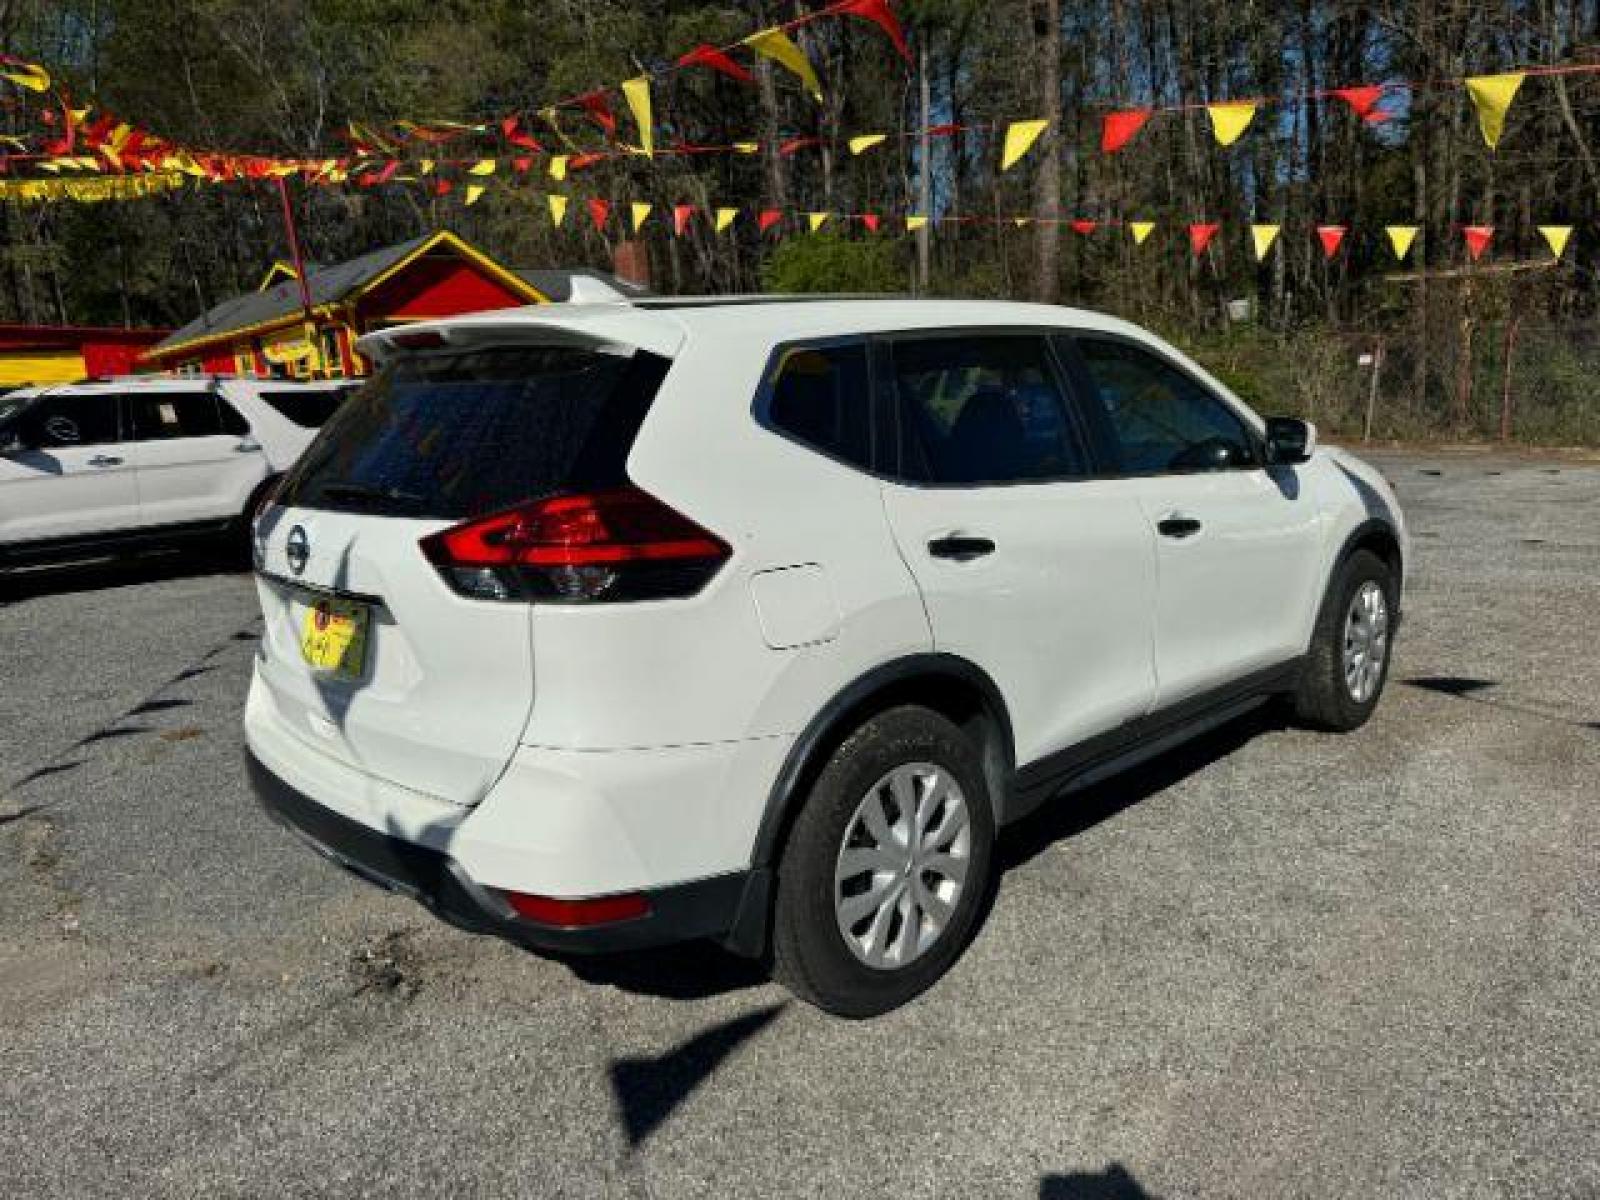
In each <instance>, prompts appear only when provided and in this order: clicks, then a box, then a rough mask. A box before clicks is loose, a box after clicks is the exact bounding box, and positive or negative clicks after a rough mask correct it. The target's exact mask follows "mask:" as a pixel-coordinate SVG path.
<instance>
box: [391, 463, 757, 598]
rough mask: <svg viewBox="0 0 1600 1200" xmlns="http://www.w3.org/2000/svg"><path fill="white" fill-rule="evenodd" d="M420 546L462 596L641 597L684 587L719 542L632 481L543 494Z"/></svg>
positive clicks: (715, 563) (723, 552) (707, 565)
mask: <svg viewBox="0 0 1600 1200" xmlns="http://www.w3.org/2000/svg"><path fill="white" fill-rule="evenodd" d="M422 552H423V553H424V554H425V555H427V557H428V560H429V561H430V562H432V563H433V564H434V566H436V567H438V568H439V571H440V573H441V574H443V575H444V577H445V578H446V579H447V580H448V581H449V582H450V583H451V584H452V586H454V587H455V588H456V590H458V591H461V592H463V593H465V594H467V595H472V596H477V597H479V598H483V599H494V600H517V599H527V600H537V599H549V600H563V601H586V600H644V599H662V598H665V597H670V596H685V595H692V594H693V593H694V592H696V591H698V590H699V589H700V588H701V587H702V586H704V584H705V583H706V581H707V580H709V579H710V578H711V576H712V575H714V574H715V573H716V571H717V569H718V568H719V567H720V566H721V565H722V563H723V562H724V561H725V560H726V559H727V558H728V555H729V553H730V551H729V548H728V545H727V543H726V542H724V541H722V539H721V538H718V537H717V536H716V535H715V534H712V533H709V532H707V531H706V530H705V529H702V528H701V527H700V526H699V525H696V524H695V523H694V522H693V521H691V520H689V518H688V517H686V516H684V515H683V514H682V513H679V512H677V511H675V510H673V509H671V508H669V507H667V506H666V505H665V504H663V503H662V502H661V501H659V500H657V499H656V498H655V497H654V496H651V495H650V494H648V493H647V492H643V491H640V490H639V489H638V488H635V487H624V488H615V489H612V490H609V491H603V492H586V493H582V494H577V495H564V496H550V497H547V498H546V499H543V500H535V501H531V502H529V503H527V504H521V505H518V506H517V507H516V508H510V509H506V510H505V511H503V512H498V513H491V514H490V515H488V516H486V517H477V518H474V519H473V520H470V521H465V522H463V523H462V524H460V525H457V526H454V527H453V528H450V529H446V530H443V531H442V532H440V533H435V534H432V535H430V536H428V537H426V538H424V539H423V540H422Z"/></svg>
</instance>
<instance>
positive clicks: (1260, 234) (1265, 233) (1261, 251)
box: [1250, 225, 1283, 262]
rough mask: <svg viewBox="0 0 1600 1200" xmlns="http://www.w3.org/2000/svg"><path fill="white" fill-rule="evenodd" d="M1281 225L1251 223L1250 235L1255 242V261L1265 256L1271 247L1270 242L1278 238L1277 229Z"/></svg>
mask: <svg viewBox="0 0 1600 1200" xmlns="http://www.w3.org/2000/svg"><path fill="white" fill-rule="evenodd" d="M1282 228H1283V226H1281V225H1252V226H1250V236H1251V238H1253V239H1254V240H1255V244H1256V261H1257V262H1260V261H1261V260H1262V259H1264V258H1266V257H1267V251H1269V250H1271V249H1272V243H1273V242H1275V241H1277V240H1278V231H1279V230H1280V229H1282Z"/></svg>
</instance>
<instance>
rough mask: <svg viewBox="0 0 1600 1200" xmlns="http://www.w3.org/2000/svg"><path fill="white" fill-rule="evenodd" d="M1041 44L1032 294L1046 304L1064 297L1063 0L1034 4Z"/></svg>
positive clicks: (1037, 31) (1050, 0) (1036, 28)
mask: <svg viewBox="0 0 1600 1200" xmlns="http://www.w3.org/2000/svg"><path fill="white" fill-rule="evenodd" d="M1033 15H1034V32H1035V34H1036V35H1037V41H1038V46H1039V84H1040V106H1039V115H1040V116H1041V117H1043V118H1045V119H1046V120H1048V121H1049V122H1050V128H1049V129H1047V130H1046V131H1045V134H1044V137H1043V139H1042V140H1043V143H1044V144H1043V146H1042V147H1041V149H1040V154H1039V165H1038V168H1037V174H1036V175H1035V176H1034V209H1035V216H1037V217H1038V218H1039V219H1038V220H1037V221H1036V222H1035V223H1034V231H1035V233H1034V237H1035V241H1034V250H1035V261H1034V267H1035V270H1036V274H1035V276H1034V286H1033V297H1034V299H1035V300H1038V301H1039V302H1040V303H1041V304H1055V303H1056V302H1057V301H1059V300H1060V299H1061V223H1060V220H1059V217H1060V216H1061V147H1062V145H1063V143H1064V142H1065V140H1066V139H1065V137H1064V131H1063V130H1062V124H1061V122H1062V111H1061V0H1043V2H1042V3H1037V4H1035V6H1034V10H1033Z"/></svg>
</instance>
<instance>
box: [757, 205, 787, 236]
mask: <svg viewBox="0 0 1600 1200" xmlns="http://www.w3.org/2000/svg"><path fill="white" fill-rule="evenodd" d="M781 220H783V209H781V208H764V209H762V210H761V215H760V216H758V217H757V218H756V227H757V228H758V229H760V230H761V232H762V233H765V232H766V231H767V230H769V229H771V228H772V227H773V226H774V225H776V224H777V223H778V222H779V221H781Z"/></svg>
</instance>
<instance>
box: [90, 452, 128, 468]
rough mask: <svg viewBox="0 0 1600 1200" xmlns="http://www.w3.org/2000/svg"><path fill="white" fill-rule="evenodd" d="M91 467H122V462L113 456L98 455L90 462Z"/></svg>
mask: <svg viewBox="0 0 1600 1200" xmlns="http://www.w3.org/2000/svg"><path fill="white" fill-rule="evenodd" d="M89 465H90V466H91V467H120V466H121V465H122V460H121V459H120V458H117V457H116V456H115V455H112V454H96V455H95V456H94V457H93V458H91V459H90V460H89Z"/></svg>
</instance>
